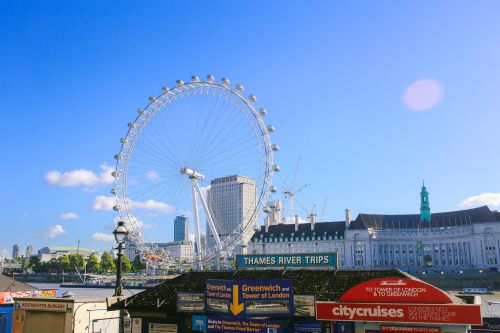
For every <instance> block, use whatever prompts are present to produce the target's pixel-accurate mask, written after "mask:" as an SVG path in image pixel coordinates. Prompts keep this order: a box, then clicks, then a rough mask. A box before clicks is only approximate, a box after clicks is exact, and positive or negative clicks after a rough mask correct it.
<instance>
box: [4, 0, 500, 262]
mask: <svg viewBox="0 0 500 333" xmlns="http://www.w3.org/2000/svg"><path fill="white" fill-rule="evenodd" d="M499 11H500V3H499V2H497V1H481V2H468V3H467V4H466V3H465V2H460V3H457V2H456V1H440V2H435V1H404V2H394V1H392V2H389V1H387V2H383V1H382V2H380V1H377V2H373V1H364V2H332V1H315V2H272V3H269V2H268V1H238V2H229V1H226V2H223V1H212V2H195V1H168V2H167V1H148V2H139V1H130V2H113V1H109V2H105V3H103V2H101V1H85V2H84V1H50V2H48V1H42V2H41V1H22V2H17V3H14V2H8V1H4V2H2V3H1V4H0V31H2V33H1V34H0V50H1V52H0V112H1V115H2V118H1V119H2V125H3V126H2V131H0V136H1V138H0V151H1V152H2V163H1V164H0V174H1V177H0V222H1V225H2V229H3V232H2V236H1V237H0V249H3V248H6V249H7V250H8V252H9V254H10V252H11V249H12V244H14V243H18V244H19V245H20V246H21V247H22V248H25V247H26V246H27V245H28V244H33V245H34V247H35V249H39V248H41V247H43V246H47V245H66V246H71V245H73V246H76V243H77V239H78V238H80V240H81V246H85V247H92V248H98V249H104V248H110V247H111V243H110V242H106V241H105V240H106V237H105V236H103V235H101V233H103V234H106V233H109V224H110V223H111V222H112V221H113V219H114V218H115V216H116V215H115V214H114V213H113V212H111V211H96V210H93V209H92V205H93V203H94V202H95V199H96V197H98V196H103V195H104V196H108V195H109V191H110V188H111V184H109V179H108V178H107V176H106V175H102V176H99V174H100V173H101V172H102V171H104V170H105V169H106V167H105V165H107V166H113V165H114V159H113V156H114V154H116V153H117V152H118V150H119V148H120V144H119V138H120V137H122V136H123V135H124V134H125V133H126V124H127V123H128V122H129V121H131V120H133V118H134V117H135V115H136V112H135V110H136V109H137V108H138V107H141V106H144V105H145V104H146V101H147V98H148V96H151V95H157V94H159V93H160V92H161V90H160V88H161V87H162V86H163V85H170V86H172V85H174V84H175V80H177V79H184V80H188V79H189V78H190V76H191V75H193V74H196V75H199V76H201V77H204V76H205V75H206V74H209V73H210V74H213V75H215V76H216V78H218V79H220V78H221V77H223V76H227V77H229V78H230V79H231V80H232V82H234V83H237V82H241V83H243V84H244V85H245V87H246V89H247V91H248V92H252V93H254V94H256V95H257V97H258V99H259V103H258V105H259V106H265V107H266V108H267V109H268V110H269V115H268V116H267V118H266V121H267V122H268V123H272V124H273V125H275V127H276V128H277V131H276V133H275V134H274V135H273V142H276V143H279V144H280V145H281V147H282V150H281V152H280V153H279V154H278V155H277V156H276V160H277V162H278V163H279V164H280V165H281V167H282V172H281V174H280V175H278V176H277V177H276V179H275V184H276V185H277V186H281V185H282V183H283V180H284V178H285V177H288V179H290V178H291V177H292V175H293V173H294V169H295V164H296V161H297V159H298V157H299V156H301V160H302V162H301V166H300V169H299V172H298V175H297V179H296V184H297V186H300V185H302V184H306V183H310V184H311V185H310V186H309V187H308V188H307V189H305V190H304V191H302V192H301V193H300V194H298V195H297V199H299V200H300V201H301V202H302V203H303V204H304V205H306V206H308V207H312V205H313V203H315V204H316V205H317V206H318V207H319V208H317V210H321V207H322V206H323V202H324V198H325V197H326V196H328V199H327V205H326V209H325V220H340V219H342V218H343V215H344V209H345V208H350V209H351V211H352V212H353V213H354V215H356V214H357V213H359V212H365V213H416V212H418V208H419V191H420V185H421V182H422V179H425V181H426V185H427V187H428V190H429V192H430V193H431V198H430V200H431V208H432V210H433V211H434V212H437V211H448V210H456V209H461V208H462V207H469V206H471V207H472V206H477V205H480V204H489V206H490V207H491V208H492V209H495V208H499V207H500V193H499V192H500V175H499V172H498V166H499V164H500V154H499V153H498V147H499V142H500V136H499V135H498V124H499V120H500V113H499V110H500V91H499V89H500V88H499V87H500V21H499V20H498V15H497V13H498V12H499ZM422 79H432V80H431V81H424V83H425V82H434V83H436V84H437V85H438V86H439V87H441V90H440V93H439V94H438V95H439V96H438V98H436V100H435V101H433V103H431V104H432V105H431V106H430V107H428V108H427V109H425V110H422V111H417V110H414V109H412V107H411V105H407V104H405V103H404V102H403V99H404V94H405V91H406V89H407V88H408V87H410V86H411V85H412V84H414V83H415V82H419V80H422ZM420 82H421V81H420ZM434 92H435V91H434ZM410 93H411V91H410ZM417 93H418V91H417ZM410 97H411V96H410ZM413 97H415V96H413ZM420 97H421V95H418V94H417V95H416V97H415V98H417V102H418V98H420ZM422 98H424V99H425V96H424V97H422ZM410 99H411V98H410ZM424 102H425V101H424ZM103 165H104V167H103V168H101V166H103ZM74 170H87V171H88V172H89V173H88V174H85V175H86V176H89V175H90V176H89V177H90V178H88V177H87V178H85V177H84V178H85V179H87V182H88V184H90V185H88V186H85V185H79V186H74V187H62V186H54V185H50V184H49V182H47V180H46V175H47V173H48V172H50V171H59V172H61V173H64V172H71V171H74ZM106 170H107V169H106ZM91 173H93V174H95V175H96V177H94V178H92V177H93V176H92V174H91ZM85 175H84V176H85ZM89 179H90V180H89ZM80 184H81V183H80ZM485 193H490V194H489V195H483V196H480V195H481V194H485ZM474 196H479V197H478V198H474V199H471V200H469V201H467V202H465V203H463V202H464V200H467V199H468V198H471V197H474ZM461 203H463V204H462V205H461ZM297 210H298V211H299V213H301V214H303V211H301V210H300V208H299V207H297ZM64 213H73V214H76V215H77V216H78V218H74V219H62V218H61V214H64ZM66 217H71V215H66ZM73 217H74V216H73ZM165 219H166V220H169V219H170V217H167V218H165ZM172 221H173V217H172ZM144 222H145V223H147V221H144ZM153 224H154V226H153V227H152V231H150V232H153V233H154V234H155V237H156V239H157V240H160V239H164V238H165V239H167V238H169V237H171V233H172V223H169V222H168V221H166V222H164V223H163V224H158V223H153ZM106 226H108V229H107V228H106ZM96 233H97V234H99V235H100V236H95V235H96ZM103 240H104V241H103Z"/></svg>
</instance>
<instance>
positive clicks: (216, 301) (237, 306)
mask: <svg viewBox="0 0 500 333" xmlns="http://www.w3.org/2000/svg"><path fill="white" fill-rule="evenodd" d="M206 287H207V291H206V300H207V301H206V302H207V306H206V309H207V312H213V313H220V314H231V315H233V316H261V315H266V317H267V316H277V315H291V314H292V310H293V307H292V297H293V293H292V282H291V280H242V281H230V280H207V284H206Z"/></svg>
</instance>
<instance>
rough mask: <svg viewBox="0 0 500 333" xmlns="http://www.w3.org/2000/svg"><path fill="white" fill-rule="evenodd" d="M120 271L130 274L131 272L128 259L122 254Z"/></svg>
mask: <svg viewBox="0 0 500 333" xmlns="http://www.w3.org/2000/svg"><path fill="white" fill-rule="evenodd" d="M117 266H118V263H117ZM122 270H123V272H124V273H127V272H130V271H131V270H132V264H131V263H130V259H129V258H128V256H127V255H126V254H124V255H123V257H122Z"/></svg>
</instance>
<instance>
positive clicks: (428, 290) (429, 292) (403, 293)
mask: <svg viewBox="0 0 500 333" xmlns="http://www.w3.org/2000/svg"><path fill="white" fill-rule="evenodd" d="M339 302H349V303H351V302H361V303H362V302H367V303H427V304H451V303H453V300H452V299H451V298H450V296H449V295H448V294H447V293H446V292H444V291H442V290H441V289H438V288H436V287H434V286H432V285H430V284H428V283H425V282H423V281H419V280H414V279H410V278H380V279H373V280H369V281H366V282H363V283H360V284H358V285H356V286H354V287H352V288H351V289H349V290H348V291H346V292H345V293H344V294H343V295H342V297H340V299H339Z"/></svg>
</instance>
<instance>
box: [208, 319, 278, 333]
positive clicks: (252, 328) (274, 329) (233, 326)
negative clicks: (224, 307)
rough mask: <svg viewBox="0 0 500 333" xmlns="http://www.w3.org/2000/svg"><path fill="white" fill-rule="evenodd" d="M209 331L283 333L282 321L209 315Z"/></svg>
mask: <svg viewBox="0 0 500 333" xmlns="http://www.w3.org/2000/svg"><path fill="white" fill-rule="evenodd" d="M206 331H207V332H230V333H282V332H283V330H282V329H281V321H278V320H257V319H236V318H234V319H227V318H218V317H207V330H206Z"/></svg>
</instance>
